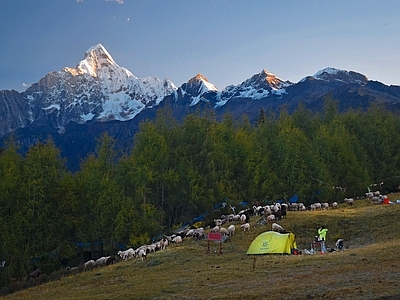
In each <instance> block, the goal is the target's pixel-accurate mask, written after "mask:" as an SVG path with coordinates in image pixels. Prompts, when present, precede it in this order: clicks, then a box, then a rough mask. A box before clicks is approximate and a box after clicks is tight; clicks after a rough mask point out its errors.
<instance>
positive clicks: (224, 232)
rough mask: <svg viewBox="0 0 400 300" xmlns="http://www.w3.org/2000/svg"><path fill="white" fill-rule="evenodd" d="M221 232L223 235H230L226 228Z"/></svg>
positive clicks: (220, 230)
mask: <svg viewBox="0 0 400 300" xmlns="http://www.w3.org/2000/svg"><path fill="white" fill-rule="evenodd" d="M219 232H220V233H221V234H222V235H228V230H227V229H226V228H224V227H221V228H220V229H219Z"/></svg>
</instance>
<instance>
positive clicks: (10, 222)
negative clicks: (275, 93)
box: [0, 99, 400, 285]
mask: <svg viewBox="0 0 400 300" xmlns="http://www.w3.org/2000/svg"><path fill="white" fill-rule="evenodd" d="M398 149H400V117H399V116H398V115H395V114H393V113H391V112H388V111H385V110H383V109H380V108H379V107H371V108H370V109H369V110H368V111H367V112H362V111H348V112H345V113H338V110H337V103H336V102H335V101H332V100H329V99H328V100H326V103H325V107H324V110H323V111H322V112H321V113H319V114H312V113H311V112H309V111H308V110H306V109H305V108H304V106H302V105H300V106H299V107H298V108H297V109H296V110H295V111H294V112H293V113H292V114H289V113H287V112H286V111H285V110H282V111H281V112H280V113H279V115H275V114H273V113H269V112H265V111H263V110H260V112H259V116H258V119H257V124H256V125H254V124H252V123H251V122H250V121H249V120H248V119H247V118H246V117H244V118H243V119H242V120H240V121H235V120H234V119H233V118H232V116H231V115H229V114H226V115H224V116H223V118H222V119H221V120H217V118H216V116H215V114H214V113H213V112H212V111H211V110H210V111H207V110H206V111H204V112H203V113H197V114H190V115H188V116H187V117H186V118H185V119H184V120H183V121H182V122H178V121H177V120H176V119H174V118H173V117H172V112H171V110H170V109H168V108H166V109H163V110H162V111H160V112H159V113H158V115H157V117H156V118H155V119H154V120H152V121H146V122H143V123H142V124H141V126H140V130H139V131H138V133H137V134H136V136H135V143H134V145H132V149H126V150H125V151H123V152H121V151H116V150H115V140H114V139H113V138H112V137H110V136H109V135H107V134H104V135H102V136H101V137H100V138H99V140H98V145H97V149H96V151H95V152H94V153H92V154H90V155H89V156H88V157H87V158H85V159H84V160H82V162H81V167H80V170H79V171H77V172H75V173H71V172H69V171H68V170H67V169H66V162H65V160H64V159H63V158H62V157H61V154H60V150H59V149H58V148H57V147H56V146H55V145H54V143H53V142H52V140H51V139H49V140H47V141H45V142H40V143H37V144H35V145H32V146H31V147H30V148H29V150H28V152H27V153H26V154H24V155H22V154H20V153H19V152H18V141H14V140H13V138H12V137H11V138H10V139H9V140H8V141H7V143H6V147H5V148H4V149H2V150H1V152H0V217H1V222H0V230H1V235H0V261H5V262H6V263H5V265H4V267H2V268H0V273H2V274H1V275H2V276H1V278H2V279H1V280H2V282H1V284H2V285H5V284H7V283H8V279H9V278H20V277H21V276H23V275H26V274H29V273H30V272H31V271H32V268H33V267H35V266H37V265H40V266H42V267H47V268H48V269H49V270H50V269H56V268H59V267H60V260H61V259H62V258H68V257H74V256H76V255H77V254H76V253H77V252H76V247H77V246H76V243H77V242H82V243H91V242H95V241H100V242H101V243H103V245H104V247H105V250H106V251H113V250H114V249H116V247H117V245H118V244H123V245H131V246H134V247H135V246H139V245H140V244H143V243H147V242H149V240H150V239H151V238H154V237H156V236H158V235H159V234H160V233H161V232H166V230H168V229H170V228H171V227H173V226H176V225H178V224H183V223H187V222H190V221H191V220H193V219H194V218H195V217H197V216H199V215H202V214H204V213H206V212H210V211H212V210H213V208H214V206H215V205H216V204H217V203H220V202H224V201H228V202H229V204H231V205H239V203H242V202H243V201H246V202H248V203H249V204H250V205H252V204H253V203H261V204H266V203H273V202H276V201H289V199H290V198H291V197H292V196H294V195H296V196H297V197H298V199H299V201H300V202H303V203H305V204H306V205H309V204H311V203H313V202H320V201H324V202H332V201H342V200H343V198H344V197H354V196H359V195H364V194H365V193H366V192H367V190H368V189H369V188H370V189H381V191H382V192H391V191H395V190H396V189H397V188H398V186H399V181H400V152H399V151H398Z"/></svg>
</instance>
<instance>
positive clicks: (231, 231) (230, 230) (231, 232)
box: [226, 224, 236, 236]
mask: <svg viewBox="0 0 400 300" xmlns="http://www.w3.org/2000/svg"><path fill="white" fill-rule="evenodd" d="M235 229H236V228H235V225H233V224H231V225H229V227H228V228H227V229H226V231H227V234H228V235H229V236H232V235H234V234H235Z"/></svg>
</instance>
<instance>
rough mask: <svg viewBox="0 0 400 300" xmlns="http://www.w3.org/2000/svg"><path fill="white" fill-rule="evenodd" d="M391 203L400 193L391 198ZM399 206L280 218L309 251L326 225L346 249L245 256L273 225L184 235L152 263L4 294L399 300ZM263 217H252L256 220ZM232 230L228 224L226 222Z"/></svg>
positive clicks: (363, 204) (364, 204)
mask: <svg viewBox="0 0 400 300" xmlns="http://www.w3.org/2000/svg"><path fill="white" fill-rule="evenodd" d="M388 196H389V199H390V200H391V201H394V202H395V201H396V200H397V199H400V194H391V195H388ZM399 216H400V204H390V205H376V204H372V203H370V202H369V201H368V200H356V201H355V204H354V206H348V205H347V204H340V205H339V208H338V209H335V210H333V209H329V210H325V211H305V212H291V211H289V212H288V215H287V218H286V219H284V220H282V221H281V222H278V223H279V224H281V225H282V226H283V227H284V228H285V229H286V230H289V231H292V232H293V233H294V234H295V235H296V242H297V246H298V248H299V249H301V250H302V249H310V243H311V242H312V240H313V238H314V237H315V235H316V232H317V229H318V227H319V226H320V225H325V226H326V227H327V228H328V230H329V231H328V234H327V248H331V247H333V246H334V243H335V241H336V239H337V238H340V237H341V238H343V239H344V240H345V250H344V251H343V252H333V253H327V254H323V255H322V254H315V255H305V254H303V255H289V256H282V255H262V256H247V255H246V251H247V249H248V247H249V245H250V243H251V242H252V240H253V239H254V238H255V237H256V236H257V235H258V234H260V233H262V232H264V231H266V230H269V229H270V228H271V227H270V225H261V226H253V227H252V228H251V230H250V232H243V231H241V230H240V228H239V225H237V228H236V233H235V235H234V236H233V237H232V238H230V239H228V240H227V241H226V242H225V243H223V245H222V247H223V253H222V254H219V253H218V252H219V251H218V250H219V243H215V242H212V243H211V253H209V254H207V253H206V249H207V241H205V240H203V241H195V240H187V239H184V241H183V244H181V245H171V246H169V247H168V248H167V249H166V250H164V251H158V252H156V253H150V254H148V257H147V259H146V260H144V261H141V260H140V259H136V258H135V259H131V260H129V261H126V262H118V263H116V264H113V265H110V266H107V267H103V268H99V269H95V270H92V271H85V272H81V273H77V274H68V275H67V276H65V277H63V278H61V279H60V280H57V281H54V282H50V283H46V284H43V285H38V286H36V287H33V288H29V289H26V290H23V291H19V292H16V293H13V294H10V295H7V296H4V297H1V298H0V299H6V300H11V299H18V300H21V299H41V300H53V299H82V300H84V299H103V300H104V299H354V300H355V299H400V261H399V258H400V254H399V252H400V250H399V249H400V230H399V228H398V227H399ZM257 220H259V218H258V217H253V218H252V219H251V222H250V223H251V224H252V225H254V224H255V223H256V222H257ZM225 227H227V226H225Z"/></svg>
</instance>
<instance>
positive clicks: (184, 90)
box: [178, 74, 218, 106]
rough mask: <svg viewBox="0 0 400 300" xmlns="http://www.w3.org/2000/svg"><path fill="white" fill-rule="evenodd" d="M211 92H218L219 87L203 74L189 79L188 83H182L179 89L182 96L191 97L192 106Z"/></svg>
mask: <svg viewBox="0 0 400 300" xmlns="http://www.w3.org/2000/svg"><path fill="white" fill-rule="evenodd" d="M209 92H218V88H217V87H216V86H215V85H214V84H212V83H210V82H209V81H208V79H207V78H206V77H204V76H203V75H201V74H197V75H196V76H195V77H193V78H191V79H189V81H188V82H187V83H184V84H182V86H181V87H180V88H179V89H178V95H179V96H180V97H184V96H186V95H187V96H189V97H190V98H191V100H190V106H193V105H196V104H197V103H199V101H200V99H201V97H202V96H203V95H204V94H206V93H209Z"/></svg>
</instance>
